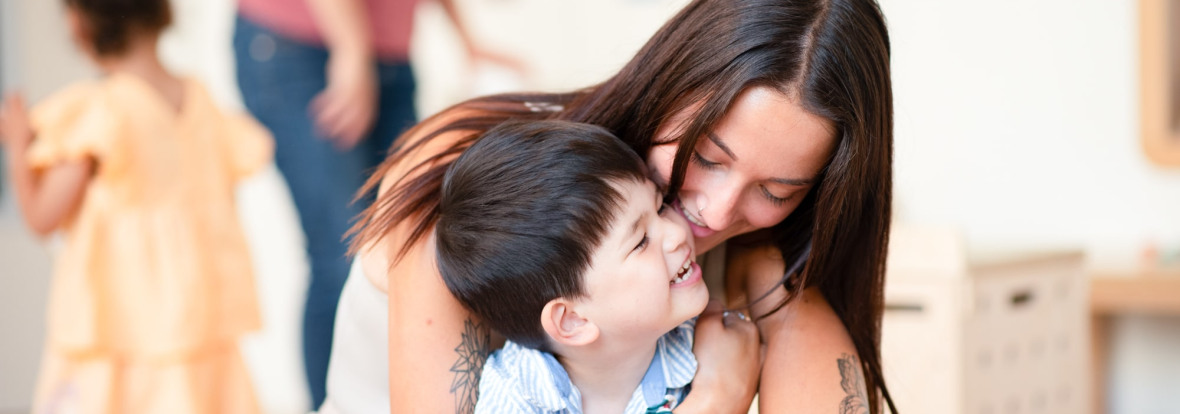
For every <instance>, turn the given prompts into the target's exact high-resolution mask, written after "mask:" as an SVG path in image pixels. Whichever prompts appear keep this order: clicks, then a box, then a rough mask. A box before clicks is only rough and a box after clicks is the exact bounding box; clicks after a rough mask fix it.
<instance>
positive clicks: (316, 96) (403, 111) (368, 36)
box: [233, 0, 519, 407]
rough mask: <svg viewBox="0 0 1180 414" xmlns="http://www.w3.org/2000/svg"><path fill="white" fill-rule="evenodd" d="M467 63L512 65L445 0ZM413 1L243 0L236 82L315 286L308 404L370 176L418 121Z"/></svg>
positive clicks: (317, 388)
mask: <svg viewBox="0 0 1180 414" xmlns="http://www.w3.org/2000/svg"><path fill="white" fill-rule="evenodd" d="M440 1H441V2H442V4H443V6H444V10H446V12H447V15H448V16H449V17H450V18H451V20H452V21H453V22H454V23H455V27H456V28H457V29H458V32H459V35H460V38H461V39H462V40H463V44H464V46H465V47H466V50H467V52H468V55H469V57H470V58H472V59H485V60H491V61H493V62H496V63H501V64H505V65H508V66H510V67H514V68H519V64H516V63H515V62H513V61H512V60H511V59H508V58H505V57H502V56H498V55H496V54H493V53H487V52H484V51H482V50H480V49H479V48H477V47H475V46H474V44H473V42H472V41H471V37H470V36H469V35H468V34H467V31H466V30H465V28H464V26H463V25H462V24H460V19H459V18H458V16H457V14H456V12H455V7H454V5H453V4H452V2H451V1H450V0H440ZM417 3H418V1H417V0H366V1H361V0H239V1H238V17H237V21H236V28H235V30H234V40H233V43H234V52H235V56H236V60H237V76H238V85H239V87H240V88H241V92H242V99H243V101H244V103H245V105H246V108H247V109H249V111H250V112H251V113H253V115H254V116H255V117H256V118H257V119H258V120H259V121H260V122H262V123H263V124H264V125H266V127H267V128H269V129H270V130H271V132H272V133H273V134H274V137H275V164H276V165H277V166H278V168H279V171H281V172H282V174H283V176H284V178H285V179H286V181H287V185H288V186H289V187H290V189H291V195H292V198H293V199H294V201H295V207H296V209H297V210H298V212H299V220H300V223H301V224H302V226H303V231H304V233H305V235H306V237H307V254H308V260H309V261H310V264H311V283H310V285H309V287H308V293H307V302H306V305H305V310H304V316H303V355H304V368H305V370H306V373H307V379H308V385H309V388H310V392H311V397H312V406H313V407H319V406H320V404H321V403H322V402H323V399H324V395H325V390H324V383H325V377H326V374H327V369H328V359H329V355H330V353H331V347H332V337H333V323H334V321H335V317H336V304H337V301H338V300H339V297H340V291H341V289H342V287H343V286H344V282H345V279H346V278H347V276H348V270H349V264H350V261H351V259H350V258H348V257H347V248H348V243H347V242H346V241H345V240H344V236H345V233H346V232H347V231H348V229H349V227H350V222H351V220H352V218H353V217H355V216H356V215H357V213H359V212H360V211H361V210H362V209H363V208H364V207H366V204H367V201H362V202H360V203H355V204H354V203H352V198H353V196H354V195H355V193H356V191H357V190H358V189H359V188H360V187H361V185H362V184H363V182H364V180H365V178H367V175H366V172H368V171H369V170H370V169H372V168H373V167H375V166H376V165H377V164H378V163H380V162H381V161H382V160H383V159H384V158H385V155H386V152H387V151H388V149H389V147H390V146H391V145H392V144H393V141H394V139H395V138H396V137H397V136H398V135H399V134H400V133H401V132H402V131H403V130H404V129H406V128H407V127H409V126H410V125H413V124H414V122H415V120H416V116H415V113H414V90H415V81H414V73H413V71H412V69H411V67H410V62H409V46H410V34H411V32H412V30H413V16H414V8H415V7H416V6H417Z"/></svg>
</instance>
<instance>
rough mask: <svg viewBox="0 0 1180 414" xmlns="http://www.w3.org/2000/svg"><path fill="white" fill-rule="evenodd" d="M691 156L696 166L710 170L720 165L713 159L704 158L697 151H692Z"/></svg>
mask: <svg viewBox="0 0 1180 414" xmlns="http://www.w3.org/2000/svg"><path fill="white" fill-rule="evenodd" d="M691 158H692V163H693V164H696V165H697V166H698V167H701V168H704V169H706V170H712V169H714V168H717V166H718V165H721V163H719V162H713V161H709V160H706V159H705V157H702V156H701V153H700V152H697V151H693V152H692V157H691Z"/></svg>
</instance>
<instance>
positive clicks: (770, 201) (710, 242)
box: [647, 87, 836, 252]
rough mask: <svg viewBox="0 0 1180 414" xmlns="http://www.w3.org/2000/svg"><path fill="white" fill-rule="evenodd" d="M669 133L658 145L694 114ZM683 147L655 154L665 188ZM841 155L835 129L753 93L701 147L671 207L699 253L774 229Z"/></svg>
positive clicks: (763, 92)
mask: <svg viewBox="0 0 1180 414" xmlns="http://www.w3.org/2000/svg"><path fill="white" fill-rule="evenodd" d="M693 109H695V108H689V110H685V111H684V112H682V113H679V114H676V116H673V117H672V118H671V119H670V120H669V122H667V123H666V124H664V125H662V126H661V127H660V130H659V131H658V133H657V136H656V140H657V141H663V140H666V139H668V138H669V137H671V136H674V134H677V133H678V132H679V130H681V129H682V128H684V127H685V126H686V124H687V121H689V119H688V116H690V114H691V112H692V110H693ZM677 145H678V143H675V142H673V143H669V144H664V145H659V146H655V147H652V149H651V151H650V152H649V153H648V156H647V163H648V167H649V168H650V169H651V176H652V179H653V180H655V181H656V182H657V183H659V184H661V185H666V184H667V183H668V182H669V180H670V177H671V176H672V160H673V158H674V157H675V155H676V148H677ZM835 148H836V127H835V125H833V124H832V122H831V121H829V120H827V119H824V118H821V117H818V116H816V115H813V114H811V113H808V112H807V111H805V110H803V107H802V106H800V105H799V104H798V103H796V101H795V100H794V99H792V98H791V97H788V96H787V95H784V94H782V93H780V92H779V91H777V90H775V89H772V88H767V87H753V88H750V89H747V90H746V91H745V92H743V93H742V94H741V95H739V96H738V98H737V100H736V101H734V104H733V106H732V107H731V108H730V110H729V113H727V114H726V115H725V117H723V118H722V119H721V121H720V122H719V123H718V124H717V126H716V127H715V128H714V129H713V130H712V131H710V133H709V134H708V135H707V136H705V137H701V139H700V140H698V141H697V146H696V148H695V149H694V151H693V154H692V162H691V163H690V164H689V166H688V171H687V173H686V174H685V177H684V185H683V186H681V188H680V192H679V193H678V194H676V197H675V198H674V199H673V202H672V207H673V208H674V209H676V211H677V212H679V213H680V214H681V215H683V216H684V218H685V219H687V220H688V223H689V227H690V228H691V229H692V233H693V236H694V237H695V239H696V246H697V249H698V250H697V251H698V252H705V251H708V250H709V249H712V248H713V247H716V246H717V245H718V244H720V243H721V242H723V241H725V240H727V239H729V238H730V237H734V236H737V235H740V234H744V233H749V232H751V231H754V230H758V229H763V228H767V227H771V226H774V225H775V224H778V223H779V222H781V221H782V220H783V219H784V218H786V217H787V216H788V215H790V214H791V212H792V211H794V210H795V207H797V206H798V205H799V202H800V201H802V200H803V197H804V196H806V195H807V192H808V191H809V190H811V187H812V186H814V185H815V184H816V181H817V176H818V175H819V173H820V171H821V170H822V169H823V168H824V166H825V164H826V163H827V160H828V159H829V158H830V157H831V155H832V152H833V151H835Z"/></svg>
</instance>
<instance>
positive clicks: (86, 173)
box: [0, 94, 95, 236]
mask: <svg viewBox="0 0 1180 414" xmlns="http://www.w3.org/2000/svg"><path fill="white" fill-rule="evenodd" d="M33 135H34V132H33V128H32V125H31V121H30V120H29V113H28V110H26V109H25V102H24V99H23V98H22V97H21V96H20V95H19V94H13V95H10V96H9V97H8V98H7V99H5V100H4V104H3V106H0V140H2V142H3V144H4V147H5V153H6V154H7V161H8V162H7V164H8V173H9V175H11V176H12V182H13V186H14V187H16V195H17V201H18V203H19V204H20V209H21V213H22V214H23V215H24V217H25V221H26V222H28V223H29V227H31V228H32V229H33V231H34V232H35V233H37V234H38V235H41V236H45V235H47V234H49V233H50V232H52V231H53V230H54V229H56V228H57V227H58V226H60V225H61V223H62V222H63V221H65V219H66V218H67V217H68V216H69V214H70V213H72V212H73V211H74V209H75V208H76V207H77V206H78V204H79V203H80V202H81V201H82V196H83V195H85V194H86V184H87V183H88V182H89V181H90V176H91V174H92V173H93V171H94V165H95V162H94V160H93V159H92V158H90V157H85V158H82V159H79V160H71V161H66V162H63V163H61V164H57V165H55V166H53V167H51V168H48V169H46V170H44V171H34V170H33V168H32V166H31V165H29V161H28V158H27V156H26V153H28V149H29V145H30V144H31V143H32V141H33Z"/></svg>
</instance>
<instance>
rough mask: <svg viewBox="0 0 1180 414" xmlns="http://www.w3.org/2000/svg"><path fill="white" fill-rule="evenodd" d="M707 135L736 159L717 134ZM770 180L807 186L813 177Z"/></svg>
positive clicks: (730, 156)
mask: <svg viewBox="0 0 1180 414" xmlns="http://www.w3.org/2000/svg"><path fill="white" fill-rule="evenodd" d="M708 137H709V141H713V144H715V145H717V148H721V151H722V152H725V154H726V155H728V156H729V158H733V160H734V161H737V160H738V157H737V155H735V154H734V153H733V150H731V149H729V146H727V145H725V141H722V140H721V137H718V136H717V134H714V133H712V132H710V133H709V134H708ZM770 181H773V182H776V183H779V184H786V185H795V186H808V185H812V184H815V178H814V177H813V178H771V179H770Z"/></svg>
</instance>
